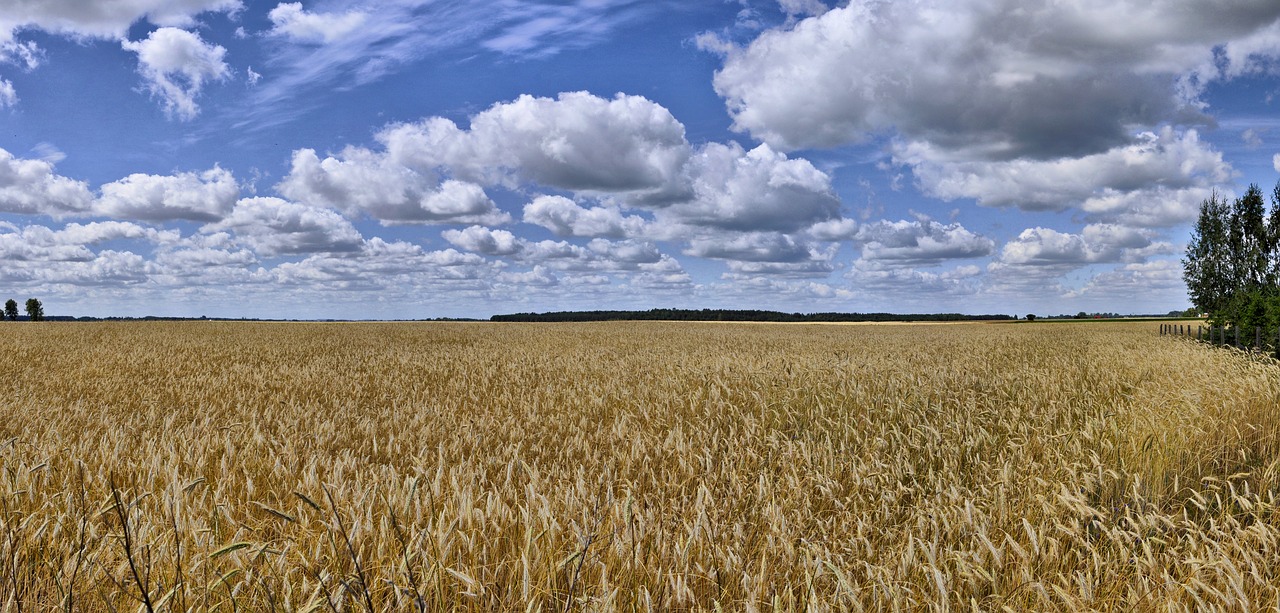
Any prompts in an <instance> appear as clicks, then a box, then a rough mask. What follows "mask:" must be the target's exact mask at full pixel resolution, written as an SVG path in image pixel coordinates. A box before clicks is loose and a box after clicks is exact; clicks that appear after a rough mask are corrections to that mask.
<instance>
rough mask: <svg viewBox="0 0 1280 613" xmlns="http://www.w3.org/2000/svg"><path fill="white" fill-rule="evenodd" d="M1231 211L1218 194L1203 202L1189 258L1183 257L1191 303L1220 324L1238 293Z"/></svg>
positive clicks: (1184, 276)
mask: <svg viewBox="0 0 1280 613" xmlns="http://www.w3.org/2000/svg"><path fill="white" fill-rule="evenodd" d="M1231 213H1232V208H1231V206H1230V205H1229V204H1227V201H1226V200H1224V199H1222V198H1219V197H1218V194H1217V193H1214V194H1213V195H1211V196H1210V197H1209V199H1207V200H1205V201H1204V202H1201V203H1200V217H1199V218H1198V219H1197V220H1196V226H1195V228H1194V229H1193V230H1192V231H1191V240H1190V241H1189V242H1188V243H1187V257H1186V258H1184V259H1183V260H1182V279H1183V281H1185V282H1186V284H1187V293H1188V294H1190V296H1191V303H1192V304H1194V305H1195V306H1196V308H1197V309H1199V310H1200V311H1202V312H1205V313H1208V314H1209V315H1210V317H1212V318H1214V321H1215V323H1218V324H1221V323H1223V319H1222V318H1223V317H1224V316H1226V315H1227V309H1228V307H1229V306H1231V301H1232V298H1233V297H1234V295H1235V282H1234V278H1235V277H1234V273H1235V272H1236V270H1235V268H1236V267H1235V266H1234V265H1233V263H1232V260H1233V258H1232V249H1231V245H1230V244H1229V242H1230V241H1231V234H1232V225H1233V224H1232V222H1231V218H1232V214H1231Z"/></svg>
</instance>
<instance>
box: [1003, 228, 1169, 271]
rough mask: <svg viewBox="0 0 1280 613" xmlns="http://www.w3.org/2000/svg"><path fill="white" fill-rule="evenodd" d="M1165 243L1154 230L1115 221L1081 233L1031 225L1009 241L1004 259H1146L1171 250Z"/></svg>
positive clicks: (1044, 262)
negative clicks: (1130, 226)
mask: <svg viewBox="0 0 1280 613" xmlns="http://www.w3.org/2000/svg"><path fill="white" fill-rule="evenodd" d="M1170 250H1171V248H1170V246H1169V245H1168V244H1165V243H1155V242H1153V240H1152V235H1151V233H1150V232H1146V231H1142V230H1136V229H1134V228H1128V227H1124V226H1120V225H1115V224H1090V225H1088V226H1085V227H1084V230H1083V231H1082V232H1081V233H1080V234H1073V233H1069V232H1060V231H1058V230H1054V229H1051V228H1042V227H1036V228H1029V229H1026V230H1023V231H1022V233H1021V234H1019V235H1018V237H1017V238H1016V239H1014V240H1011V241H1009V242H1008V243H1006V244H1005V246H1004V248H1003V249H1002V250H1001V252H1000V260H999V261H1000V263H1002V264H1006V265H1014V266H1050V267H1053V266H1063V265H1066V266H1070V267H1079V266H1083V265H1086V264H1096V263H1109V262H1121V261H1133V262H1140V261H1145V259H1146V257H1147V256H1148V255H1152V254H1157V253H1167V252H1168V251H1170Z"/></svg>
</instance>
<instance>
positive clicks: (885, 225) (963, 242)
mask: <svg viewBox="0 0 1280 613" xmlns="http://www.w3.org/2000/svg"><path fill="white" fill-rule="evenodd" d="M856 240H857V241H859V242H861V243H862V258H863V259H864V260H869V261H875V262H879V263H881V264H883V265H892V266H934V265H937V264H940V263H942V262H943V261H946V260H955V259H967V258H977V257H983V256H987V255H990V254H991V253H992V252H993V251H994V250H995V242H994V241H992V240H991V239H989V238H986V237H984V236H980V235H977V234H974V233H973V232H970V231H969V230H967V229H965V227H964V226H961V225H960V224H954V223H953V224H942V223H938V222H936V221H933V220H929V219H924V220H915V221H905V220H903V221H896V222H893V221H879V222H876V223H872V224H866V225H864V226H863V227H862V229H861V230H859V231H858V234H857V236H856Z"/></svg>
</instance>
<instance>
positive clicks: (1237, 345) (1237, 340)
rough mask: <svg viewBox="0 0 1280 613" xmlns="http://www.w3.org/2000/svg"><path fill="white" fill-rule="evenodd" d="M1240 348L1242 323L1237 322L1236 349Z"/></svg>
mask: <svg viewBox="0 0 1280 613" xmlns="http://www.w3.org/2000/svg"><path fill="white" fill-rule="evenodd" d="M1239 348H1240V324H1236V349H1239Z"/></svg>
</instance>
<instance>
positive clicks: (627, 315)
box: [489, 309, 1015, 323]
mask: <svg viewBox="0 0 1280 613" xmlns="http://www.w3.org/2000/svg"><path fill="white" fill-rule="evenodd" d="M1013 319H1015V318H1014V317H1013V316H1010V315H964V314H961V313H931V314H916V315H910V314H897V313H781V312H778V311H758V310H726V309H701V310H693V309H650V310H648V311H560V312H553V313H513V314H510V315H494V316H493V317H491V318H489V320H490V321H506V322H565V321H760V322H782V323H827V322H878V321H1012V320H1013Z"/></svg>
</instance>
